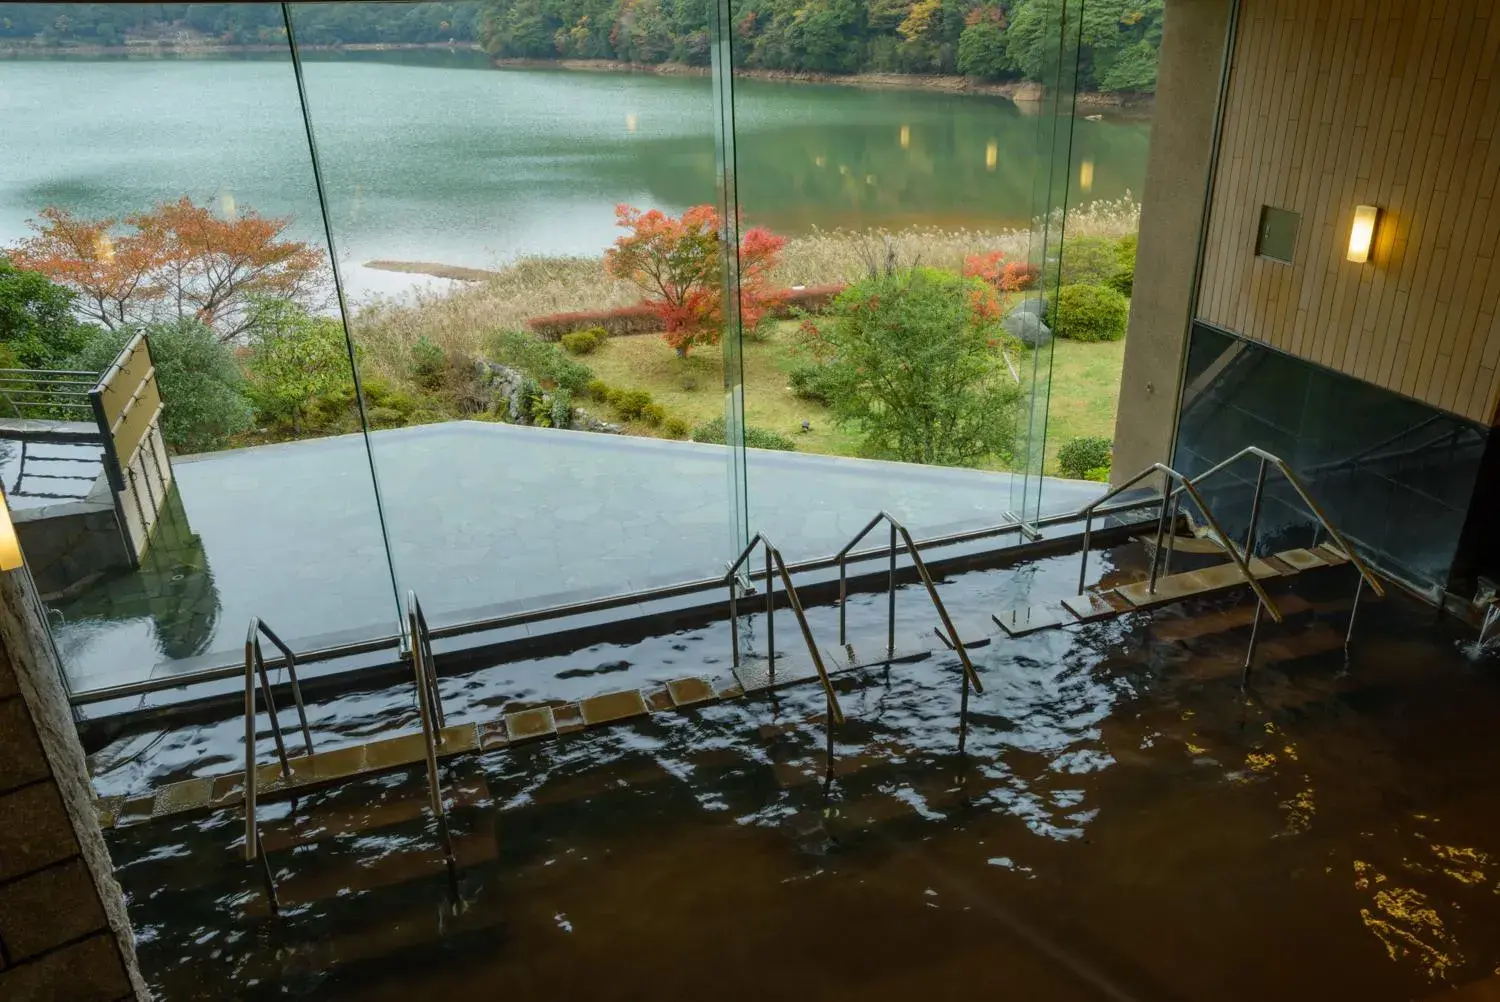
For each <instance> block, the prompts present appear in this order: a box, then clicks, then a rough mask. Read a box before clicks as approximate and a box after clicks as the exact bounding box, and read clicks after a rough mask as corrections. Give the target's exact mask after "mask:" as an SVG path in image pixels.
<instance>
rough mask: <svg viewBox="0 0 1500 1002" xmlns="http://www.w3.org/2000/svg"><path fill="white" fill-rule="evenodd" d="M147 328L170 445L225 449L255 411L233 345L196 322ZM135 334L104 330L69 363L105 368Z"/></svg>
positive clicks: (188, 448)
mask: <svg viewBox="0 0 1500 1002" xmlns="http://www.w3.org/2000/svg"><path fill="white" fill-rule="evenodd" d="M145 332H146V339H147V340H148V341H149V342H150V343H151V361H152V362H153V363H154V364H155V365H156V382H157V386H158V388H159V389H160V390H161V399H162V405H163V406H162V412H161V434H162V438H163V439H164V440H165V441H166V443H167V445H169V446H171V447H172V449H173V450H175V451H177V452H207V451H209V450H211V449H222V448H223V447H224V446H225V445H227V444H228V443H229V439H230V438H231V437H232V436H234V435H238V434H239V433H240V432H242V431H245V430H247V429H248V428H249V427H250V426H251V424H252V423H253V422H254V415H253V414H252V412H251V409H250V403H249V401H247V400H246V399H245V393H244V380H243V379H242V377H241V376H240V367H239V365H238V364H237V363H236V362H235V358H234V352H233V349H231V348H230V347H229V346H228V345H226V344H223V343H221V342H220V341H219V337H218V335H217V334H215V333H214V332H213V331H212V330H210V329H209V328H208V327H207V326H205V325H204V324H202V323H199V322H198V321H196V320H177V321H172V322H168V323H161V324H153V325H151V326H149V327H146V328H145ZM134 336H135V331H134V330H128V329H127V330H120V331H104V330H100V331H98V333H97V334H96V335H95V337H94V339H93V340H92V341H90V342H88V343H87V344H86V345H85V346H84V348H83V350H82V351H80V352H79V354H78V355H77V357H76V358H74V359H73V360H72V361H71V362H69V363H68V367H69V368H72V369H79V370H87V371H90V372H102V371H104V369H106V368H108V367H109V365H110V364H111V363H112V362H114V360H115V358H116V356H118V355H119V354H120V350H121V349H122V348H124V347H125V343H126V342H127V341H129V340H130V339H131V338H132V337H134ZM347 365H348V363H347V362H345V366H346V368H347Z"/></svg>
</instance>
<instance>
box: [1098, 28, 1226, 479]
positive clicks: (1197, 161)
mask: <svg viewBox="0 0 1500 1002" xmlns="http://www.w3.org/2000/svg"><path fill="white" fill-rule="evenodd" d="M1235 2H1236V0H1167V9H1166V18H1165V22H1164V25H1163V34H1162V47H1161V63H1160V71H1159V73H1158V77H1157V84H1156V110H1155V114H1154V115H1153V117H1152V122H1151V153H1150V155H1149V157H1148V159H1147V161H1146V187H1145V190H1144V191H1143V192H1142V193H1141V244H1140V252H1139V255H1138V256H1137V258H1136V262H1137V263H1136V271H1135V292H1134V295H1133V297H1132V303H1131V313H1130V333H1129V335H1128V336H1127V338H1126V341H1125V368H1124V373H1123V374H1122V377H1121V380H1120V409H1119V415H1118V417H1117V418H1116V419H1115V451H1114V465H1113V470H1114V474H1115V476H1116V478H1117V482H1118V480H1123V479H1125V478H1126V477H1130V476H1134V475H1135V474H1136V473H1138V472H1139V471H1140V470H1142V469H1144V468H1145V467H1147V466H1150V465H1151V464H1152V463H1155V462H1163V463H1164V462H1167V461H1168V460H1169V459H1170V458H1171V455H1172V432H1173V426H1174V423H1175V421H1176V417H1177V402H1178V397H1179V391H1180V385H1179V384H1180V381H1181V377H1182V362H1183V355H1184V349H1185V347H1186V344H1187V337H1188V330H1189V321H1190V320H1191V319H1192V318H1191V317H1190V316H1189V313H1190V311H1191V306H1192V296H1193V281H1194V277H1195V275H1196V273H1197V267H1198V243H1199V235H1200V231H1201V229H1202V225H1203V210H1204V206H1205V204H1206V202H1207V199H1208V174H1209V168H1210V164H1211V160H1212V157H1213V135H1214V121H1215V119H1216V118H1217V117H1218V111H1219V87H1220V82H1221V80H1222V79H1223V72H1224V46H1225V41H1226V39H1227V38H1228V34H1229V23H1230V19H1231V12H1232V10H1233V8H1234V4H1235Z"/></svg>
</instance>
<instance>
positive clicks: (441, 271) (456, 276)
mask: <svg viewBox="0 0 1500 1002" xmlns="http://www.w3.org/2000/svg"><path fill="white" fill-rule="evenodd" d="M364 266H365V267H366V268H373V269H375V270H376V271H395V272H400V273H402V274H404V275H427V276H429V277H432V278H448V279H452V280H453V281H455V282H484V281H487V280H489V279H491V278H496V277H498V276H499V274H500V273H499V272H497V271H490V270H487V269H485V268H465V267H463V266H461V265H456V264H439V263H438V262H436V261H387V260H378V261H366V262H365V264H364Z"/></svg>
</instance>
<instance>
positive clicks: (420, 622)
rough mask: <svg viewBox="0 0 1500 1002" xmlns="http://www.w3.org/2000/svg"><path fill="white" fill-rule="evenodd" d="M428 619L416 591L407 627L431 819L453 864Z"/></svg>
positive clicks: (408, 600)
mask: <svg viewBox="0 0 1500 1002" xmlns="http://www.w3.org/2000/svg"><path fill="white" fill-rule="evenodd" d="M425 618H426V617H424V616H423V615H422V606H421V604H420V603H419V602H418V601H417V594H416V592H415V591H414V590H408V591H407V593H406V624H407V629H408V630H410V632H411V650H412V667H413V670H414V671H415V672H416V683H417V712H418V713H419V714H420V716H421V720H422V752H423V756H424V757H425V758H426V760H427V798H428V802H429V804H430V805H431V807H432V819H433V821H434V822H435V823H436V824H437V826H438V829H439V830H440V832H441V833H442V836H443V843H444V846H443V847H444V851H445V852H446V853H447V856H448V861H449V862H450V863H451V862H453V859H454V855H453V835H452V832H450V831H449V830H448V825H447V823H446V819H445V812H444V808H443V794H442V786H441V779H440V777H439V775H438V760H437V744H438V742H437V737H436V733H435V728H434V727H433V718H434V714H433V708H432V695H433V694H432V690H431V689H430V688H429V686H428V674H429V672H430V671H431V668H432V666H431V665H430V664H429V663H428V660H427V645H426V643H425V642H424V638H425V635H426V632H425V629H424V626H425Z"/></svg>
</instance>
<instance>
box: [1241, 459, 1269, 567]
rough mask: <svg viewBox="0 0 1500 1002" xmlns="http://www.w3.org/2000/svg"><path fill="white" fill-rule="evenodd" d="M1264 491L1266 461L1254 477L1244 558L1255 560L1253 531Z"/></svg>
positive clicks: (1255, 527) (1261, 463)
mask: <svg viewBox="0 0 1500 1002" xmlns="http://www.w3.org/2000/svg"><path fill="white" fill-rule="evenodd" d="M1265 490H1266V461H1265V460H1264V459H1262V460H1261V461H1260V470H1259V471H1258V472H1257V473H1256V475H1255V494H1254V495H1253V496H1252V497H1251V499H1250V528H1249V529H1248V530H1247V531H1246V532H1245V557H1246V558H1247V559H1250V560H1254V559H1255V530H1256V529H1257V528H1258V527H1259V526H1260V500H1261V496H1262V495H1263V494H1264V493H1265Z"/></svg>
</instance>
